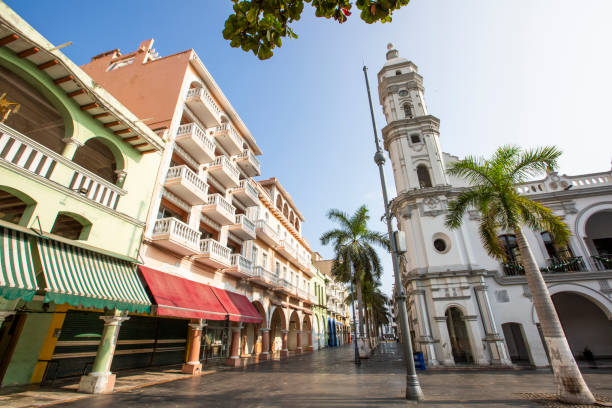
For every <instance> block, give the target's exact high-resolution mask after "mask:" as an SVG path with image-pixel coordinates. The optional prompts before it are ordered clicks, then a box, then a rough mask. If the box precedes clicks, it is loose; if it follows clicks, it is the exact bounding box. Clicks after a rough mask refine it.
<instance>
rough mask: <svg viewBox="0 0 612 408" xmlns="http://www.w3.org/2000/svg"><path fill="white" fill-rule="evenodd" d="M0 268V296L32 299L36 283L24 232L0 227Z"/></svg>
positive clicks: (10, 298) (28, 245) (30, 252)
mask: <svg viewBox="0 0 612 408" xmlns="http://www.w3.org/2000/svg"><path fill="white" fill-rule="evenodd" d="M0 268H1V270H0V296H2V297H4V298H5V299H8V300H14V299H18V298H23V300H26V301H30V300H32V297H33V296H34V293H36V290H38V285H37V284H36V273H35V272H34V264H33V263H32V251H31V247H30V243H29V241H28V238H27V235H26V234H24V233H23V232H19V231H14V230H12V229H8V228H2V227H0Z"/></svg>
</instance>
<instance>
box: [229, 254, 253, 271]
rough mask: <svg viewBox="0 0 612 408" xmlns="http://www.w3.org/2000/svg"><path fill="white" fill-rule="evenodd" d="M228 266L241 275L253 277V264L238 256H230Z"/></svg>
mask: <svg viewBox="0 0 612 408" xmlns="http://www.w3.org/2000/svg"><path fill="white" fill-rule="evenodd" d="M230 264H231V266H232V267H233V268H235V269H236V271H237V272H239V273H240V274H242V275H248V276H253V262H251V261H249V260H248V259H247V258H245V257H244V256H242V255H240V254H232V255H231V256H230Z"/></svg>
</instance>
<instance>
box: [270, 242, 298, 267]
mask: <svg viewBox="0 0 612 408" xmlns="http://www.w3.org/2000/svg"><path fill="white" fill-rule="evenodd" d="M275 249H276V252H278V253H279V254H281V255H282V256H284V257H285V258H287V259H288V260H289V261H291V262H292V263H296V262H297V250H296V249H295V247H293V246H291V244H290V243H289V242H288V241H287V240H286V239H282V240H280V242H279V243H278V245H277V246H276V248H275Z"/></svg>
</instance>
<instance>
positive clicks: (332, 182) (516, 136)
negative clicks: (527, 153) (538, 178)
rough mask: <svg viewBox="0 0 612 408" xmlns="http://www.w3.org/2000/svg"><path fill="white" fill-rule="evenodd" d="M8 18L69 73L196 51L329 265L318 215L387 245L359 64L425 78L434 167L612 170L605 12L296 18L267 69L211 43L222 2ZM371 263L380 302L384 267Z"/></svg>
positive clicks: (520, 9) (74, 4)
mask: <svg viewBox="0 0 612 408" xmlns="http://www.w3.org/2000/svg"><path fill="white" fill-rule="evenodd" d="M5 2H6V3H7V4H8V5H9V6H10V7H12V8H13V9H14V10H15V11H16V12H18V13H19V14H21V15H22V16H23V17H24V18H25V19H26V20H27V21H28V22H29V23H30V24H31V25H32V26H34V28H36V29H37V30H38V31H39V32H41V33H42V34H43V35H44V36H46V37H47V39H49V40H50V41H51V42H53V43H54V44H63V43H65V42H67V41H73V45H71V46H69V47H66V48H64V49H63V51H64V52H65V53H66V54H67V55H68V56H69V57H71V58H72V59H73V60H74V61H75V62H76V63H78V64H83V63H85V62H87V61H89V59H90V57H91V56H93V55H96V54H98V53H100V52H103V51H107V50H111V49H114V48H120V49H121V50H122V51H125V52H129V51H132V50H134V49H135V48H136V47H137V46H138V45H139V44H140V42H141V41H143V40H146V39H148V38H155V41H156V42H155V47H156V49H157V50H158V51H159V53H160V55H162V56H163V55H169V54H172V53H175V52H178V51H182V50H185V49H189V48H193V49H195V50H196V52H197V53H198V55H199V56H200V58H201V59H202V60H203V61H204V64H205V65H206V66H207V68H208V70H209V71H210V72H211V73H212V75H213V76H214V77H215V79H216V81H217V83H218V84H219V85H220V86H221V88H222V90H223V92H224V93H225V94H226V95H227V97H228V98H229V100H230V101H231V103H232V104H233V106H234V108H235V109H236V110H237V111H238V113H239V115H240V116H241V117H242V119H243V120H244V122H245V123H246V125H247V126H248V127H249V129H250V130H251V132H252V133H253V135H254V136H255V138H256V139H257V142H258V144H259V145H260V147H261V148H262V150H263V152H264V155H263V157H262V158H261V159H262V163H263V164H262V169H263V177H265V178H268V177H271V176H277V177H279V179H280V181H281V183H282V184H283V185H284V187H285V188H286V189H287V190H288V191H289V192H290V194H291V195H292V196H293V198H294V200H295V202H296V203H297V205H298V207H299V208H300V210H301V211H302V213H303V214H304V216H305V218H306V223H305V224H304V234H305V236H306V238H307V239H308V240H309V241H310V243H311V246H312V247H313V249H315V250H319V251H320V252H321V253H322V254H323V256H325V257H329V256H331V255H332V254H331V251H330V249H329V248H322V247H321V245H320V243H319V240H318V237H319V236H320V235H321V233H322V232H323V231H326V230H327V229H329V228H330V227H331V225H330V224H329V223H328V221H327V219H326V217H325V213H326V211H327V209H329V208H339V209H342V210H345V211H348V212H352V211H354V210H355V209H356V208H357V207H358V206H359V205H360V204H362V203H364V204H366V205H368V207H369V208H370V209H371V212H372V220H371V227H372V228H375V229H379V230H381V231H384V230H385V228H384V225H383V224H382V223H381V222H379V220H380V216H381V215H382V213H383V206H382V199H381V196H380V184H379V181H378V173H377V170H376V166H375V164H374V162H373V159H372V156H373V153H374V145H373V139H372V129H371V124H370V116H369V111H368V104H367V99H366V93H365V86H364V81H363V73H362V70H361V69H362V65H363V63H364V62H365V63H366V64H367V65H368V67H369V69H370V80H371V84H375V78H376V73H377V72H378V70H379V69H380V67H381V66H382V64H383V63H384V61H385V51H386V44H387V43H388V42H393V43H394V44H395V45H396V47H397V49H398V50H399V51H400V55H401V56H403V57H406V58H408V59H410V60H412V61H413V62H414V63H415V64H416V65H417V66H418V67H419V72H420V73H421V75H423V76H424V82H425V98H426V100H427V105H428V108H429V111H430V113H431V114H433V115H435V116H437V117H439V118H440V119H441V144H442V147H443V149H444V150H445V151H447V152H449V153H452V154H454V155H458V156H464V155H467V154H489V153H490V152H492V151H493V150H494V149H495V148H496V147H497V146H499V145H501V144H505V143H517V144H520V145H524V146H537V145H544V144H556V145H557V146H559V147H560V148H561V149H562V150H563V151H564V152H565V153H564V156H563V158H562V160H561V168H560V172H561V173H567V174H579V173H588V172H598V171H606V170H609V169H610V159H611V158H612V114H611V113H610V112H609V110H610V102H609V96H610V95H612V75H611V74H610V72H612V53H610V43H609V41H610V38H612V25H611V24H609V21H608V20H609V16H610V15H612V2H610V1H609V0H601V1H595V0H584V1H581V2H577V1H575V0H574V1H566V0H549V1H544V0H514V1H509V0H505V1H502V0H499V1H491V0H463V1H444V0H413V1H412V2H411V3H410V4H409V5H408V6H407V7H405V8H404V9H403V10H402V11H400V12H397V13H395V14H394V19H393V22H392V23H391V24H384V25H383V24H376V25H367V24H365V23H363V22H362V21H361V20H359V16H358V13H357V12H355V13H354V14H353V16H352V17H351V18H350V19H349V22H348V23H346V24H343V25H338V24H337V23H335V22H333V21H327V20H324V19H317V18H315V17H314V13H313V12H312V8H311V7H310V6H309V5H306V7H305V13H304V16H303V18H302V20H301V21H300V22H298V24H296V25H295V30H296V31H297V33H298V34H299V36H300V38H299V39H298V40H292V41H286V42H285V45H284V46H283V47H282V48H281V49H280V50H278V51H276V53H275V56H274V57H273V58H272V59H271V60H268V61H259V60H257V58H256V57H254V56H253V55H252V54H246V53H244V52H243V51H241V50H239V49H235V48H231V47H229V43H228V42H227V41H225V40H224V39H223V37H222V35H221V31H222V29H223V24H224V21H225V19H226V17H227V15H228V14H229V13H230V10H231V4H232V3H231V2H230V1H229V0H205V1H202V0H181V1H174V2H168V1H161V0H130V1H125V0H106V1H105V2H104V3H103V6H102V7H99V8H95V7H94V5H101V4H102V3H93V2H88V1H68V0H61V1H46V0H29V1H23V0H22V1H18V0H5ZM373 92H374V95H373V97H374V105H375V111H376V115H377V118H376V120H377V124H378V127H379V129H380V128H382V127H383V126H384V124H385V122H384V117H383V116H382V112H381V109H380V105H379V104H378V96H377V93H376V89H375V88H373ZM387 177H388V184H389V187H390V190H391V192H392V193H391V194H392V196H393V195H394V185H393V179H392V174H391V172H390V171H387ZM381 255H383V256H384V265H385V268H386V270H385V277H384V279H383V283H384V287H385V289H387V290H389V291H390V288H391V283H392V282H393V279H392V270H391V262H390V258H389V256H388V255H384V254H381Z"/></svg>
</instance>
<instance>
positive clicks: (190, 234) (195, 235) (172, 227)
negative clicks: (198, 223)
mask: <svg viewBox="0 0 612 408" xmlns="http://www.w3.org/2000/svg"><path fill="white" fill-rule="evenodd" d="M155 235H168V238H169V239H172V240H175V241H181V242H185V243H187V244H189V245H190V246H192V247H195V248H197V247H198V240H199V239H200V235H201V233H200V231H196V230H194V229H193V228H191V227H190V226H189V225H187V224H185V223H184V222H182V221H179V220H177V219H176V218H173V217H169V218H160V219H158V220H156V221H155V225H154V226H153V236H155Z"/></svg>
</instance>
